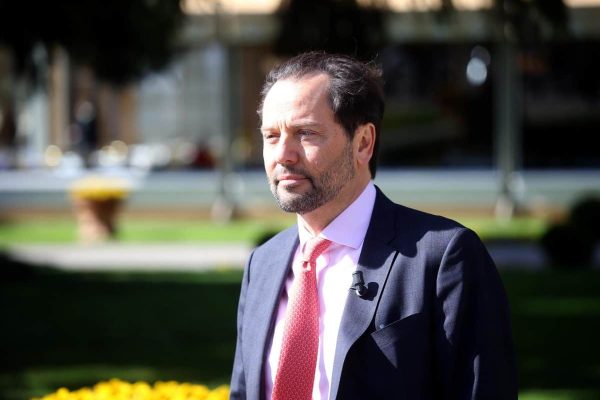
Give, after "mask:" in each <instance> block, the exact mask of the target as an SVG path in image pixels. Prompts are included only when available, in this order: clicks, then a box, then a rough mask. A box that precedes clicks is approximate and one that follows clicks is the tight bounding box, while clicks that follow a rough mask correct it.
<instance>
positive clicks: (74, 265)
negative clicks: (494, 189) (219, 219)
mask: <svg viewBox="0 0 600 400" xmlns="http://www.w3.org/2000/svg"><path fill="white" fill-rule="evenodd" d="M487 248H488V250H489V252H490V255H491V256H492V258H493V259H494V261H495V262H496V265H497V266H498V268H499V269H510V268H513V269H514V268H519V269H528V270H539V269H543V268H544V266H545V265H546V256H545V254H544V252H543V250H542V249H541V248H540V247H539V246H537V245H535V244H532V243H520V242H517V243H515V242H511V243H490V244H488V245H487ZM251 251H252V246H251V245H249V244H244V243H235V244H231V243H228V244H222V243H210V244H209V243H176V244H174V243H156V244H148V243H144V244H133V243H106V244H98V245H77V244H75V245H74V244H27V245H14V246H11V247H9V248H8V250H7V253H8V255H9V256H10V257H12V258H14V259H17V260H20V261H24V262H29V263H32V264H36V265H44V266H50V267H54V268H58V269H61V270H70V271H116V270H126V271H205V270H210V269H221V268H234V269H236V268H237V269H239V268H243V266H244V265H245V263H246V260H247V258H248V256H249V254H250V252H251ZM595 265H596V266H600V249H597V251H596V256H595Z"/></svg>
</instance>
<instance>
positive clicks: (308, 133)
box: [298, 129, 315, 137]
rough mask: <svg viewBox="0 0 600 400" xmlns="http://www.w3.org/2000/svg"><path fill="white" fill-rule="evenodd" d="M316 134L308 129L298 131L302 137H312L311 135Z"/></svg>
mask: <svg viewBox="0 0 600 400" xmlns="http://www.w3.org/2000/svg"><path fill="white" fill-rule="evenodd" d="M314 134H315V132H313V131H309V130H308V129H300V130H299V131H298V135H299V136H301V137H310V136H313V135H314Z"/></svg>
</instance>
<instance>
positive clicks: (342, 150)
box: [261, 74, 356, 214]
mask: <svg viewBox="0 0 600 400" xmlns="http://www.w3.org/2000/svg"><path fill="white" fill-rule="evenodd" d="M328 84H329V77H328V76H327V75H325V74H319V75H312V76H308V77H304V78H301V79H299V80H295V79H285V80H280V81H277V82H276V83H275V84H274V85H273V86H272V87H271V89H270V90H269V92H268V93H267V96H266V97H265V100H264V103H263V110H262V127H261V132H262V135H263V144H264V146H263V157H264V162H265V170H266V172H267V177H268V180H269V185H270V188H271V192H272V193H273V195H274V196H275V199H276V200H277V203H278V204H279V206H280V207H281V208H282V209H283V210H284V211H287V212H295V213H299V214H304V213H308V212H311V211H314V210H316V209H318V208H319V207H321V206H323V205H325V204H327V203H330V202H342V201H344V196H343V195H340V194H341V193H343V192H344V190H345V189H346V187H348V186H352V185H353V184H355V179H354V177H355V175H356V163H355V159H354V152H353V146H352V141H351V140H350V139H349V138H348V135H347V134H346V133H345V131H344V129H343V128H342V126H341V125H339V124H338V123H337V122H336V121H335V119H334V114H333V110H332V109H331V106H330V104H329V100H328V92H327V88H328ZM346 190H347V189H346Z"/></svg>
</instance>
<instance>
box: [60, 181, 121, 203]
mask: <svg viewBox="0 0 600 400" xmlns="http://www.w3.org/2000/svg"><path fill="white" fill-rule="evenodd" d="M70 194H71V197H73V198H75V199H89V200H108V199H123V198H125V197H127V195H128V194H129V188H128V185H127V183H126V182H125V181H124V180H123V179H119V178H114V177H103V176H95V175H93V176H88V177H85V178H82V179H79V180H77V181H75V183H74V184H73V185H72V186H71V188H70Z"/></svg>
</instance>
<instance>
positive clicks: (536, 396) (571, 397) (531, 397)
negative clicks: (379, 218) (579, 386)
mask: <svg viewBox="0 0 600 400" xmlns="http://www.w3.org/2000/svg"><path fill="white" fill-rule="evenodd" d="M597 398H598V391H596V390H525V391H522V392H520V393H519V399H520V400H596V399H597Z"/></svg>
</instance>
